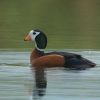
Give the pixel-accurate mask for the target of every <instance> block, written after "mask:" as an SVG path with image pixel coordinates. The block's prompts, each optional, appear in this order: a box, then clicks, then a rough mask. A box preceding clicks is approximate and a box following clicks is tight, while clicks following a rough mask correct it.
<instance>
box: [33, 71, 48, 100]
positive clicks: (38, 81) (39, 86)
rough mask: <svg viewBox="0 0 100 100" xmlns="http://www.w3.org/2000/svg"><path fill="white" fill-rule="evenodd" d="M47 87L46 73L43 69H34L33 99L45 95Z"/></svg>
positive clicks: (36, 99)
mask: <svg viewBox="0 0 100 100" xmlns="http://www.w3.org/2000/svg"><path fill="white" fill-rule="evenodd" d="M46 87H47V80H46V73H45V71H44V70H41V71H40V70H39V71H38V70H35V86H34V88H33V89H34V90H33V100H40V99H41V98H42V96H44V95H45V92H46Z"/></svg>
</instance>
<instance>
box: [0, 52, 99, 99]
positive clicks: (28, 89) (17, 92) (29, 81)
mask: <svg viewBox="0 0 100 100" xmlns="http://www.w3.org/2000/svg"><path fill="white" fill-rule="evenodd" d="M72 52H76V53H78V54H81V55H83V56H84V57H86V58H88V59H90V60H92V61H94V62H95V63H97V67H95V68H92V69H89V70H85V71H65V70H60V69H48V70H47V79H48V87H47V91H46V95H45V96H44V97H43V98H42V99H43V100H51V99H52V100H55V99H57V100H80V99H81V100H100V62H99V61H100V52H99V51H83V50H81V51H80V50H72ZM29 55H30V53H29V52H15V51H14V52H12V51H0V100H32V90H33V85H34V77H33V75H32V73H31V70H30V67H29V66H30V61H29Z"/></svg>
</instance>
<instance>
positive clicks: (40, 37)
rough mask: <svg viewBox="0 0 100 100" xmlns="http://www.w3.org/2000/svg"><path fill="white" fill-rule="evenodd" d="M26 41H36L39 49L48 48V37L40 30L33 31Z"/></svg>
mask: <svg viewBox="0 0 100 100" xmlns="http://www.w3.org/2000/svg"><path fill="white" fill-rule="evenodd" d="M24 41H34V42H35V46H36V48H37V49H45V48H46V46H47V37H46V35H45V34H44V33H43V32H42V31H40V30H31V31H30V32H29V33H28V35H27V36H26V37H25V38H24Z"/></svg>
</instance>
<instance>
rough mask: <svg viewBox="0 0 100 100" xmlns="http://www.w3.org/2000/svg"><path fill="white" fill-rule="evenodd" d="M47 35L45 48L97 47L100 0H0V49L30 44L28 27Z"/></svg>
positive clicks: (31, 45)
mask: <svg viewBox="0 0 100 100" xmlns="http://www.w3.org/2000/svg"><path fill="white" fill-rule="evenodd" d="M35 28H36V29H41V30H42V31H44V32H45V33H46V35H47V36H48V47H47V48H48V49H57V48H60V49H100V0H0V49H7V48H11V49H13V48H15V49H23V48H24V49H27V48H31V47H34V45H33V44H32V43H29V42H24V41H23V38H24V36H25V35H26V34H27V33H28V32H29V30H31V29H35Z"/></svg>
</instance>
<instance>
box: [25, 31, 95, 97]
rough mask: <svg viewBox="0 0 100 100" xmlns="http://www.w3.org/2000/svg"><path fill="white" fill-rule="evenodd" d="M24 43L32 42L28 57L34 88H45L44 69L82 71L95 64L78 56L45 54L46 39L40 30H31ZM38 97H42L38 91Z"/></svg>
mask: <svg viewBox="0 0 100 100" xmlns="http://www.w3.org/2000/svg"><path fill="white" fill-rule="evenodd" d="M24 40H25V41H34V42H35V49H33V51H32V53H31V57H30V62H31V65H32V69H35V79H36V87H37V88H39V89H41V88H42V89H43V88H46V86H47V81H46V76H45V69H46V68H54V67H61V68H66V69H67V68H68V69H74V70H84V69H87V68H92V67H95V65H96V64H95V63H93V62H91V61H90V60H88V59H86V58H83V57H82V56H81V55H79V54H75V53H68V52H56V51H53V52H48V53H45V52H44V49H45V48H46V46H47V37H46V35H45V34H44V33H43V32H42V31H40V30H31V31H30V32H29V34H28V35H27V36H26V37H25V39H24ZM38 95H40V96H41V95H42V92H41V91H38Z"/></svg>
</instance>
